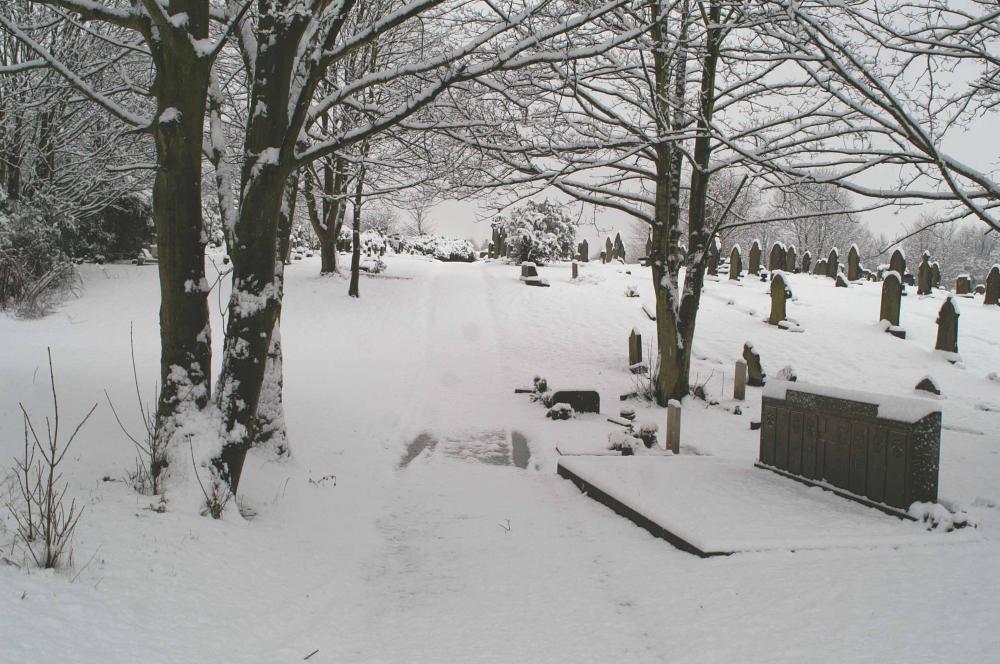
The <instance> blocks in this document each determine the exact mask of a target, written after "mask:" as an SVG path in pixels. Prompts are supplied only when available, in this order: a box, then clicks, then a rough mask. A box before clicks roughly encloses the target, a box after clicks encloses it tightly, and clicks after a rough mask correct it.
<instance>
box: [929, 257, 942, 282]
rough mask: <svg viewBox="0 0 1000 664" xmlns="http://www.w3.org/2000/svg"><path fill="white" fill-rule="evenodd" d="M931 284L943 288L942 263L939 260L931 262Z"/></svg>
mask: <svg viewBox="0 0 1000 664" xmlns="http://www.w3.org/2000/svg"><path fill="white" fill-rule="evenodd" d="M931 286H933V287H934V288H941V264H940V263H938V262H937V261H934V262H933V263H931Z"/></svg>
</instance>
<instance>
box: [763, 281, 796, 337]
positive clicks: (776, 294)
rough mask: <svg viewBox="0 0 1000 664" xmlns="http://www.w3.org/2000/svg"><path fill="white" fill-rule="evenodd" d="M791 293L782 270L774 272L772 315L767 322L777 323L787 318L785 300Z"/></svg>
mask: <svg viewBox="0 0 1000 664" xmlns="http://www.w3.org/2000/svg"><path fill="white" fill-rule="evenodd" d="M789 295H791V293H790V292H789V290H788V287H787V286H786V285H785V277H784V276H783V275H782V273H781V272H772V276H771V317H770V318H768V319H767V322H768V323H770V324H771V325H777V324H778V323H780V322H781V321H783V320H785V301H786V299H787V298H788V296H789Z"/></svg>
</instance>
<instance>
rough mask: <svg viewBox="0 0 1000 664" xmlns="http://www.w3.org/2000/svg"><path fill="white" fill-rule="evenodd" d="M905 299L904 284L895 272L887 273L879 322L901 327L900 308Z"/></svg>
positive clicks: (883, 285)
mask: <svg viewBox="0 0 1000 664" xmlns="http://www.w3.org/2000/svg"><path fill="white" fill-rule="evenodd" d="M902 298H903V283H902V282H901V281H900V280H899V275H898V274H897V273H895V272H892V271H890V272H887V273H886V275H885V281H883V282H882V307H881V309H880V311H879V320H884V321H889V325H891V326H892V327H899V307H900V301H901V300H902Z"/></svg>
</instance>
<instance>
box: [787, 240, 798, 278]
mask: <svg viewBox="0 0 1000 664" xmlns="http://www.w3.org/2000/svg"><path fill="white" fill-rule="evenodd" d="M797 258H798V256H797V253H796V251H795V245H794V244H793V245H792V246H790V247H788V251H786V252H785V272H792V273H795V272H796V271H797V270H796V267H795V265H796V259H797Z"/></svg>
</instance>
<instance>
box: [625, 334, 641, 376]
mask: <svg viewBox="0 0 1000 664" xmlns="http://www.w3.org/2000/svg"><path fill="white" fill-rule="evenodd" d="M628 366H629V370H630V371H631V372H632V373H644V372H640V371H638V370H637V369H638V368H639V367H642V335H641V334H639V330H637V329H636V328H634V327H633V328H632V332H631V333H630V334H629V335H628Z"/></svg>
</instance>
